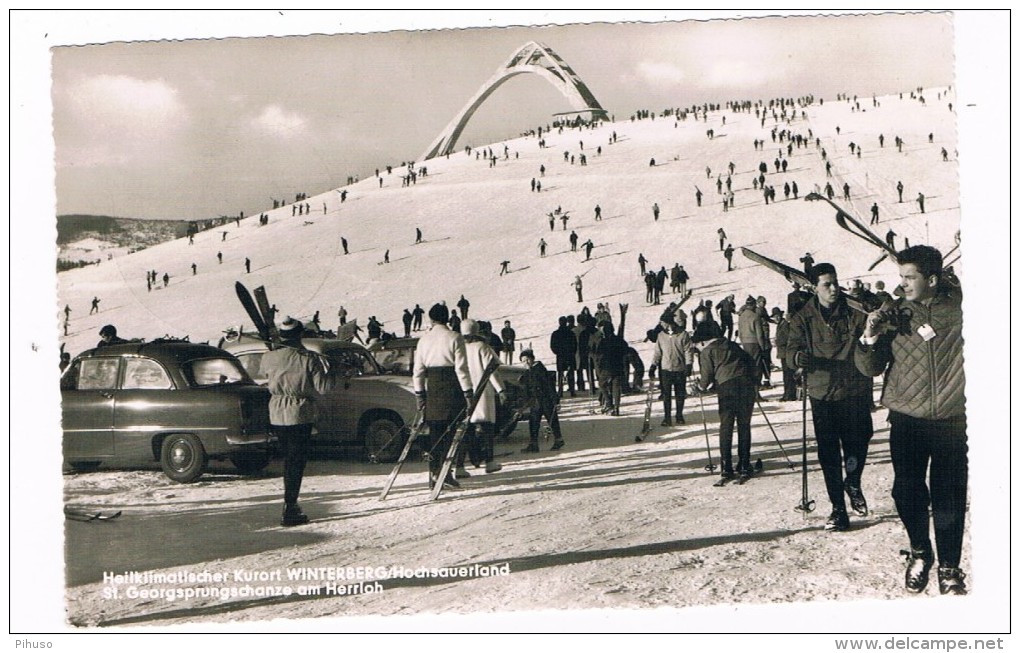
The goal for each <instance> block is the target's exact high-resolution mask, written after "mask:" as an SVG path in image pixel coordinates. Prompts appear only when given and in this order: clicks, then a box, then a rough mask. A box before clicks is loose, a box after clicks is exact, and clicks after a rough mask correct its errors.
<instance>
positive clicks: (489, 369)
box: [429, 358, 499, 501]
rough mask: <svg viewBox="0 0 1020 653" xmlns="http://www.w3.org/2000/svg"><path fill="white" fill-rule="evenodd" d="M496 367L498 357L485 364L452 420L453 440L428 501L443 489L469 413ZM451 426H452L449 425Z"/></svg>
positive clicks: (482, 393)
mask: <svg viewBox="0 0 1020 653" xmlns="http://www.w3.org/2000/svg"><path fill="white" fill-rule="evenodd" d="M498 368H499V359H498V358H494V359H492V362H491V363H489V364H488V365H486V366H485V370H484V371H483V372H482V377H481V378H480V379H479V380H478V382H477V383H475V392H474V394H473V395H471V401H469V402H468V405H467V407H466V408H465V409H464V410H463V412H462V413H461V414H462V418H461V419H460V420H459V421H456V420H455V421H454V424H456V430H454V432H453V440H452V441H451V442H450V449H449V450H448V451H447V452H446V459H445V460H443V467H442V469H440V470H439V476H438V477H437V478H436V479H435V483H434V484H433V486H432V491H431V492H430V493H429V501H435V500H436V499H438V498H439V495H440V493H441V492H442V491H443V482H444V481H445V480H446V477H447V476H448V475H449V474H450V469H451V468H452V467H453V461H454V460H456V459H457V450H458V449H459V448H460V443H461V442H462V441H463V440H464V435H465V434H466V433H467V430H468V427H470V426H471V415H472V414H474V412H475V408H476V407H477V406H478V402H479V401H481V400H482V396H483V395H484V393H485V387H486V386H487V385H488V384H489V378H490V377H491V376H492V374H493V372H495V371H496V370H497V369H498ZM451 428H454V427H453V426H451ZM448 433H449V430H447V432H446V433H444V434H443V437H444V438H445V437H446V436H447V434H448ZM433 446H434V445H433Z"/></svg>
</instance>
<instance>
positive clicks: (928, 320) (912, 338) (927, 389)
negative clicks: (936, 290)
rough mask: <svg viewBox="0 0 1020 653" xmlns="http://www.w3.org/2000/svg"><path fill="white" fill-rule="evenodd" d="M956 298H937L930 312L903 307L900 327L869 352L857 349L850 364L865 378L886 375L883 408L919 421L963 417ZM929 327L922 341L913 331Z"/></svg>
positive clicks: (868, 348)
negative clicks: (931, 334)
mask: <svg viewBox="0 0 1020 653" xmlns="http://www.w3.org/2000/svg"><path fill="white" fill-rule="evenodd" d="M960 302H961V298H960V296H959V295H958V294H956V293H952V294H950V293H940V294H939V295H937V296H936V297H935V298H934V299H933V300H932V302H931V306H925V305H923V304H920V303H916V302H910V301H904V302H903V303H902V304H901V313H902V315H903V318H904V319H903V323H902V325H901V328H900V329H899V330H898V331H897V332H895V333H893V334H887V335H882V336H880V337H879V339H878V342H876V343H875V344H874V345H872V346H868V345H860V346H858V347H857V350H856V353H855V356H854V360H855V363H856V364H857V368H858V369H859V370H860V371H861V372H863V373H864V374H867V375H870V376H877V375H879V374H882V373H883V372H885V371H886V370H887V369H888V374H887V376H886V381H885V388H884V389H883V390H882V404H883V405H884V406H886V407H887V408H889V410H894V411H896V412H898V413H904V414H906V415H910V416H911V417H916V418H919V419H932V420H935V419H947V418H950V417H956V416H960V415H963V414H964V385H965V381H964V373H963V335H962V331H963V311H962V310H961V308H960ZM924 324H928V325H931V327H932V329H933V330H934V331H935V335H934V337H932V338H931V339H930V340H928V341H925V340H924V338H922V337H921V335H919V334H918V332H917V330H918V329H919V328H920V327H921V326H922V325H924Z"/></svg>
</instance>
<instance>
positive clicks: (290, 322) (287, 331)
mask: <svg viewBox="0 0 1020 653" xmlns="http://www.w3.org/2000/svg"><path fill="white" fill-rule="evenodd" d="M304 330H305V327H304V325H303V324H301V321H300V320H295V319H294V318H292V317H290V316H289V315H288V316H287V319H286V320H284V321H283V323H282V324H281V325H280V337H281V338H283V339H284V340H296V339H298V338H300V337H301V334H302V333H303V332H304Z"/></svg>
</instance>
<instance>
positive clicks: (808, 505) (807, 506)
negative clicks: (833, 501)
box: [795, 374, 815, 517]
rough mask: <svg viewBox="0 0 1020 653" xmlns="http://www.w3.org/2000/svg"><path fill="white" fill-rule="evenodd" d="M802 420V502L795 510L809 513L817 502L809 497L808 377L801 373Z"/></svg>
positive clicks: (805, 513) (805, 514)
mask: <svg viewBox="0 0 1020 653" xmlns="http://www.w3.org/2000/svg"><path fill="white" fill-rule="evenodd" d="M801 383H802V385H801V388H800V398H801V422H802V424H803V429H802V431H801V486H800V487H801V490H800V492H801V494H800V504H799V505H797V507H796V508H795V510H799V511H801V512H803V513H804V516H805V517H806V516H807V514H808V513H809V512H811V511H813V510H814V509H815V502H814V500H813V499H809V498H808V485H807V379H806V378H805V376H804V375H803V374H802V375H801Z"/></svg>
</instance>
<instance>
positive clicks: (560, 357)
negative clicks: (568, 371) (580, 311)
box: [549, 326, 577, 365]
mask: <svg viewBox="0 0 1020 653" xmlns="http://www.w3.org/2000/svg"><path fill="white" fill-rule="evenodd" d="M549 349H551V350H552V353H553V354H555V355H556V363H557V365H566V364H572V363H574V361H575V360H576V359H575V355H576V353H577V337H576V336H575V335H574V332H573V331H572V330H571V329H570V327H568V326H561V327H559V328H558V329H556V330H555V331H553V332H552V335H551V336H550V337H549Z"/></svg>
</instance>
